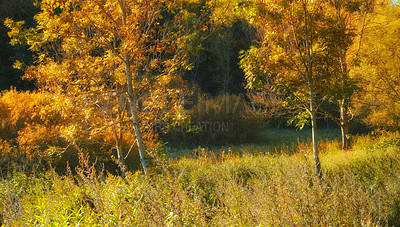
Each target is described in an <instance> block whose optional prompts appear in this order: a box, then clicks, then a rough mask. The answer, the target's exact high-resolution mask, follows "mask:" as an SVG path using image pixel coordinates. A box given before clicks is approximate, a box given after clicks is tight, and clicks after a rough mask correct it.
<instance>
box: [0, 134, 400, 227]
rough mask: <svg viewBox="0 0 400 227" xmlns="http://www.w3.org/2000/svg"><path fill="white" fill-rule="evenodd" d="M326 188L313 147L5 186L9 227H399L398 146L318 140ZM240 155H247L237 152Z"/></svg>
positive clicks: (372, 138) (368, 140)
mask: <svg viewBox="0 0 400 227" xmlns="http://www.w3.org/2000/svg"><path fill="white" fill-rule="evenodd" d="M320 147H321V148H322V149H323V151H322V154H321V156H322V157H321V160H322V165H323V168H324V178H323V180H322V181H320V180H319V179H317V178H316V177H315V176H314V167H313V164H312V163H313V162H312V157H311V152H310V147H309V145H308V144H307V143H305V142H303V143H299V144H298V145H297V146H296V147H295V148H293V149H295V151H296V152H294V151H284V152H280V153H279V154H278V153H265V152H257V151H254V150H251V149H253V148H252V147H251V146H249V147H247V149H248V151H246V148H245V146H243V147H241V148H237V147H234V148H220V153H219V154H216V153H214V152H211V151H209V150H207V149H198V150H197V152H196V153H197V156H196V157H183V158H181V159H178V160H169V161H168V162H167V163H168V165H164V166H162V167H160V168H159V169H157V170H154V171H153V173H151V175H150V176H143V175H140V174H139V173H135V174H129V175H128V177H127V179H126V180H127V181H126V182H125V181H124V180H122V179H121V178H119V177H116V176H113V175H106V174H103V172H101V171H98V169H97V170H96V168H94V167H95V166H94V165H93V164H91V163H89V162H88V161H87V160H86V161H85V160H82V163H81V167H80V168H79V169H78V173H79V174H78V176H75V177H73V176H58V175H56V174H54V173H51V172H48V173H46V174H43V175H42V176H41V177H37V176H36V177H34V176H31V177H30V176H26V175H22V174H14V175H13V176H9V177H8V178H7V179H3V180H2V181H1V182H0V201H1V202H0V212H1V213H0V214H1V216H0V223H2V224H4V225H5V226H22V225H28V226H78V225H79V226H89V225H90V226H385V225H389V226H393V225H395V226H396V225H400V223H399V221H398V220H400V197H399V195H400V136H399V135H398V134H384V135H382V134H381V135H369V136H362V137H356V138H355V139H354V141H353V147H354V148H353V149H351V150H348V151H340V150H339V149H338V147H339V143H338V142H337V141H333V142H329V141H327V140H321V142H320ZM235 149H241V152H236V151H235Z"/></svg>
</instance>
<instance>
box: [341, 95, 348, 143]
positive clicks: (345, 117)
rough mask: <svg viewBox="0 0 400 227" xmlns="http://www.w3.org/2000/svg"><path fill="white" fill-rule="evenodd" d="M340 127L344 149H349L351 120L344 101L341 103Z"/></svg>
mask: <svg viewBox="0 0 400 227" xmlns="http://www.w3.org/2000/svg"><path fill="white" fill-rule="evenodd" d="M340 129H341V131H342V149H348V148H349V145H350V144H349V140H348V138H347V135H348V134H349V120H348V114H347V108H346V107H344V101H343V102H341V104H340Z"/></svg>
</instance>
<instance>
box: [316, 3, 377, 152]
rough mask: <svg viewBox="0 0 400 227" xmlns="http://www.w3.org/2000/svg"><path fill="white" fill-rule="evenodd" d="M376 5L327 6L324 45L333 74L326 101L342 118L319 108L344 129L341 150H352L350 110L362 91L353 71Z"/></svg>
mask: <svg viewBox="0 0 400 227" xmlns="http://www.w3.org/2000/svg"><path fill="white" fill-rule="evenodd" d="M374 4H375V3H374V1H372V0H360V1H348V0H332V1H328V2H326V4H325V6H324V7H325V15H324V17H325V19H324V24H325V26H327V28H328V29H326V30H325V31H324V43H325V46H326V51H327V54H328V55H329V56H328V57H327V58H325V61H326V63H325V64H326V66H327V71H328V72H329V74H331V76H330V78H329V81H327V83H326V87H325V89H326V91H325V95H326V100H327V101H328V102H329V103H332V104H334V105H335V106H337V107H338V111H337V112H339V116H337V115H336V114H334V113H332V110H331V111H330V110H327V109H324V108H320V110H321V112H322V113H323V114H325V115H327V116H328V117H330V118H331V119H332V120H333V121H334V122H335V123H336V124H337V125H338V126H339V127H340V129H341V132H342V148H343V149H347V148H348V147H349V140H348V133H349V123H350V121H351V120H352V119H353V117H354V115H353V114H352V113H351V111H350V109H351V107H352V104H353V99H354V95H355V94H356V92H357V91H358V90H359V88H358V84H357V80H356V79H355V78H353V77H352V76H351V73H350V72H351V70H353V69H354V68H355V67H357V66H358V64H359V62H360V58H361V55H360V47H361V44H362V43H363V41H364V40H363V36H364V32H365V27H366V26H367V24H368V19H367V17H369V16H370V14H371V12H372V11H373V6H374Z"/></svg>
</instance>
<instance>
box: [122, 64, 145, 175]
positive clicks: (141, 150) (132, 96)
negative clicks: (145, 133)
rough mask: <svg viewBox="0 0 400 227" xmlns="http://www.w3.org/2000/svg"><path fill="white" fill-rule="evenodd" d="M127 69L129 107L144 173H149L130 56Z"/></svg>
mask: <svg viewBox="0 0 400 227" xmlns="http://www.w3.org/2000/svg"><path fill="white" fill-rule="evenodd" d="M125 70H126V78H127V81H128V82H127V89H128V100H129V107H130V109H131V115H132V123H133V128H134V130H135V137H136V142H137V145H138V149H139V155H140V162H141V163H142V167H143V171H144V174H146V173H147V169H148V168H149V166H148V163H147V154H146V151H145V149H144V145H143V140H142V134H141V131H140V126H139V123H138V120H137V116H138V115H137V107H136V103H137V97H136V94H135V93H134V92H133V86H132V73H131V70H130V67H129V63H128V58H127V57H126V58H125Z"/></svg>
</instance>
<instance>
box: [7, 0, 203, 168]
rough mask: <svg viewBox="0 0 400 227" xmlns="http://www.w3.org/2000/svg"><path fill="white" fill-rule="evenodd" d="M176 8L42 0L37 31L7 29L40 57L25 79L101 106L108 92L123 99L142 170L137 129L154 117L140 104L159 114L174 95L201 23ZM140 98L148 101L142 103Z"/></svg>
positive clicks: (115, 0) (19, 26)
mask: <svg viewBox="0 0 400 227" xmlns="http://www.w3.org/2000/svg"><path fill="white" fill-rule="evenodd" d="M181 6H182V2H181V1H166V0H157V1H153V0H144V1H137V0H133V1H127V0H106V1H98V0H88V1H82V0H43V1H41V3H40V7H41V12H40V13H38V14H37V15H36V16H35V19H36V21H37V24H38V26H37V27H36V28H30V29H23V23H22V22H14V21H12V20H11V19H8V20H7V21H6V24H7V25H8V26H9V28H11V31H10V32H9V35H10V36H11V37H12V41H11V42H12V43H13V44H18V43H28V44H29V45H30V49H31V50H33V51H35V52H37V53H38V56H39V57H38V61H37V64H36V65H35V66H32V67H29V68H27V70H26V77H27V78H31V79H35V80H36V81H37V82H38V84H39V85H40V86H41V87H43V88H44V89H47V90H49V91H52V92H58V93H63V94H65V95H68V96H69V97H71V98H73V99H75V100H82V99H87V100H88V101H89V100H90V99H88V98H87V97H91V99H92V104H98V105H101V102H97V103H96V100H97V99H96V97H99V96H101V97H102V99H103V100H106V99H107V98H106V97H104V96H107V95H110V92H109V90H110V89H112V90H114V92H112V94H116V95H118V96H119V97H120V98H121V97H124V99H125V100H126V101H127V103H128V108H126V110H129V119H130V121H131V124H132V127H133V129H134V130H133V131H134V135H135V138H136V143H137V147H138V150H139V153H140V159H141V163H142V166H143V169H144V171H145V172H146V171H147V169H148V162H147V153H146V149H145V146H144V141H143V134H142V133H143V131H142V130H143V129H144V127H145V126H144V125H143V124H141V123H142V122H143V120H146V118H147V119H148V118H149V117H151V116H148V115H146V114H144V113H145V112H144V111H142V110H143V108H142V107H141V103H142V104H143V103H147V104H148V105H153V106H155V107H158V109H160V108H162V105H163V103H162V102H161V101H162V98H161V97H164V96H165V95H167V94H170V95H173V94H174V93H176V87H177V86H179V83H180V79H179V75H180V74H179V69H180V68H182V67H183V68H184V67H185V66H186V65H187V61H186V56H187V53H188V51H190V47H191V46H190V45H189V43H190V41H191V40H193V39H195V38H196V34H195V33H194V32H193V30H194V28H196V25H197V22H198V20H197V19H196V18H195V17H193V15H191V14H190V13H188V12H187V11H185V10H184V9H183V8H182V7H181ZM144 97H150V98H149V99H146V100H145V101H143V100H142V101H140V100H141V99H142V98H144ZM121 104H122V103H121V102H116V105H121ZM87 105H88V106H90V103H89V104H87ZM113 108H114V107H113ZM119 111H122V109H118V107H117V108H116V113H117V114H121V113H119ZM116 116H117V119H120V120H121V115H116ZM116 124H118V122H117V121H115V122H112V123H111V125H112V126H113V127H115V126H116ZM115 133H116V136H117V137H118V132H115ZM117 137H116V138H117ZM116 141H117V142H116V143H117V151H119V152H120V149H119V148H118V140H116ZM118 156H121V157H122V156H123V154H118Z"/></svg>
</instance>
